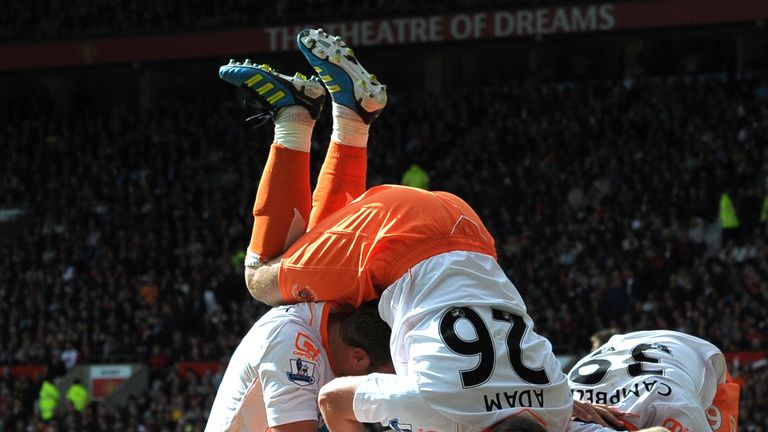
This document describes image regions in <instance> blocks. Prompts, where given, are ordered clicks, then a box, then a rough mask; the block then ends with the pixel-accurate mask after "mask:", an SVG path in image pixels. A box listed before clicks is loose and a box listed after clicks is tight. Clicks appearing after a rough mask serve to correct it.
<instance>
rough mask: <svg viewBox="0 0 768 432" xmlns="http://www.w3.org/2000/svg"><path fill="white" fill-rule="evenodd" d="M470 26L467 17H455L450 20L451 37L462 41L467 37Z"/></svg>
mask: <svg viewBox="0 0 768 432" xmlns="http://www.w3.org/2000/svg"><path fill="white" fill-rule="evenodd" d="M471 31H472V24H471V22H470V20H469V16H467V15H456V16H455V17H453V19H452V20H451V37H452V38H453V39H456V40H464V39H467V38H468V37H469V34H470V32H471Z"/></svg>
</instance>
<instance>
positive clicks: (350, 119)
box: [331, 102, 370, 147]
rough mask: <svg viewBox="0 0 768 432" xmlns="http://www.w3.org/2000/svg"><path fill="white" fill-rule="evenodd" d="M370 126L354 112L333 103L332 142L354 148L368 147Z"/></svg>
mask: <svg viewBox="0 0 768 432" xmlns="http://www.w3.org/2000/svg"><path fill="white" fill-rule="evenodd" d="M369 126H370V125H367V124H365V122H364V121H363V119H361V118H360V116H359V115H357V113H356V112H355V111H354V110H352V109H350V108H348V107H345V106H344V105H339V104H337V103H336V102H334V103H333V133H332V134H331V141H335V142H337V143H339V144H344V145H348V146H352V147H367V146H368V128H369Z"/></svg>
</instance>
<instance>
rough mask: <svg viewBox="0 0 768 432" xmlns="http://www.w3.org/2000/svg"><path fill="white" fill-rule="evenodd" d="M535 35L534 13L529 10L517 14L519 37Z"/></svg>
mask: <svg viewBox="0 0 768 432" xmlns="http://www.w3.org/2000/svg"><path fill="white" fill-rule="evenodd" d="M532 34H533V12H531V11H529V10H524V11H520V12H518V13H517V35H518V36H520V35H532Z"/></svg>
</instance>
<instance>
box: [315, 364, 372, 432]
mask: <svg viewBox="0 0 768 432" xmlns="http://www.w3.org/2000/svg"><path fill="white" fill-rule="evenodd" d="M365 378H366V377H365V376H350V377H341V378H335V379H333V380H331V381H330V382H329V383H328V384H326V385H324V386H323V387H322V388H321V389H320V394H319V395H318V406H319V407H320V413H322V414H323V419H325V424H326V425H327V426H328V430H329V431H330V432H361V431H363V430H364V429H363V425H362V423H360V422H359V421H357V417H355V410H354V400H355V392H356V391H357V388H358V386H359V385H360V384H361V383H362V382H363V381H364V380H365Z"/></svg>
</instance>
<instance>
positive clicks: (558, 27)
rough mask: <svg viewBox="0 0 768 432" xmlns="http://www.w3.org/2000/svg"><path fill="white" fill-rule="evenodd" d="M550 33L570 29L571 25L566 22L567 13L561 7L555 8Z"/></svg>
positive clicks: (563, 31) (566, 31) (565, 31)
mask: <svg viewBox="0 0 768 432" xmlns="http://www.w3.org/2000/svg"><path fill="white" fill-rule="evenodd" d="M550 31H551V32H552V33H568V32H570V31H571V25H570V23H569V22H568V15H567V14H566V12H565V9H563V8H557V9H555V18H554V19H553V20H552V28H551V29H550Z"/></svg>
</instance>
